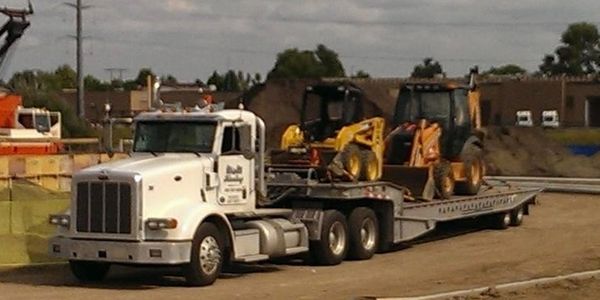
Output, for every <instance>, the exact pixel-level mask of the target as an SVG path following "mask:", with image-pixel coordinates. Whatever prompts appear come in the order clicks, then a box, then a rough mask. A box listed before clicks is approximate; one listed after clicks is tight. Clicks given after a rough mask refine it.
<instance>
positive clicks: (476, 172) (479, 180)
mask: <svg viewBox="0 0 600 300" xmlns="http://www.w3.org/2000/svg"><path fill="white" fill-rule="evenodd" d="M462 161H463V164H464V168H465V177H466V180H465V181H459V182H457V183H456V193H457V194H460V195H476V194H477V193H479V189H480V188H481V185H482V184H483V176H485V162H484V161H483V153H482V151H481V148H479V147H477V146H475V145H470V146H468V147H467V148H466V149H465V151H464V153H463V155H462Z"/></svg>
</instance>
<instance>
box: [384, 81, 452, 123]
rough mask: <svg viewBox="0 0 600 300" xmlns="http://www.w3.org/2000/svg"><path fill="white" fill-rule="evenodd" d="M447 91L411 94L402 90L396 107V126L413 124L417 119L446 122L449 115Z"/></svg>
mask: <svg viewBox="0 0 600 300" xmlns="http://www.w3.org/2000/svg"><path fill="white" fill-rule="evenodd" d="M450 100H451V97H450V92H449V91H441V92H412V91H410V90H408V89H403V90H402V91H401V92H400V95H399V98H398V105H397V107H396V117H395V118H394V119H395V120H394V121H395V123H396V124H402V123H404V122H415V121H417V120H419V119H427V120H446V119H448V116H449V115H450V103H451V101H450Z"/></svg>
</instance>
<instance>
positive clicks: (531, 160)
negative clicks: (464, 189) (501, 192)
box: [485, 127, 600, 177]
mask: <svg viewBox="0 0 600 300" xmlns="http://www.w3.org/2000/svg"><path fill="white" fill-rule="evenodd" d="M485 159H486V162H487V165H488V175H508V176H522V175H528V176H556V177H600V155H595V156H592V157H586V156H581V155H572V154H571V153H570V152H569V150H568V149H567V148H566V147H564V146H562V145H561V144H559V143H557V142H555V141H553V140H551V139H549V138H548V137H547V135H546V134H545V133H544V130H543V129H540V128H515V127H511V128H507V127H501V128H497V127H493V128H488V129H487V135H486V141H485Z"/></svg>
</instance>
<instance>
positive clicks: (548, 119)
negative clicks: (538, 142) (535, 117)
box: [542, 110, 560, 128]
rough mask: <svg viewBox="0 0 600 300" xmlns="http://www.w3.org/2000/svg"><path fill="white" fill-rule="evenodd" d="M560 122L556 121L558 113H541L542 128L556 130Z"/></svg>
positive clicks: (546, 111)
mask: <svg viewBox="0 0 600 300" xmlns="http://www.w3.org/2000/svg"><path fill="white" fill-rule="evenodd" d="M559 126H560V122H559V120H558V111H556V110H544V111H542V127H551V128H558V127H559Z"/></svg>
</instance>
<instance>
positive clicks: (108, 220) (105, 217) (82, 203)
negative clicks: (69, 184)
mask: <svg viewBox="0 0 600 300" xmlns="http://www.w3.org/2000/svg"><path fill="white" fill-rule="evenodd" d="M131 198H132V196H131V185H130V184H129V183H125V182H104V181H92V182H79V183H78V184H77V203H76V213H77V216H76V220H77V224H76V228H77V232H91V233H119V234H130V233H131Z"/></svg>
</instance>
